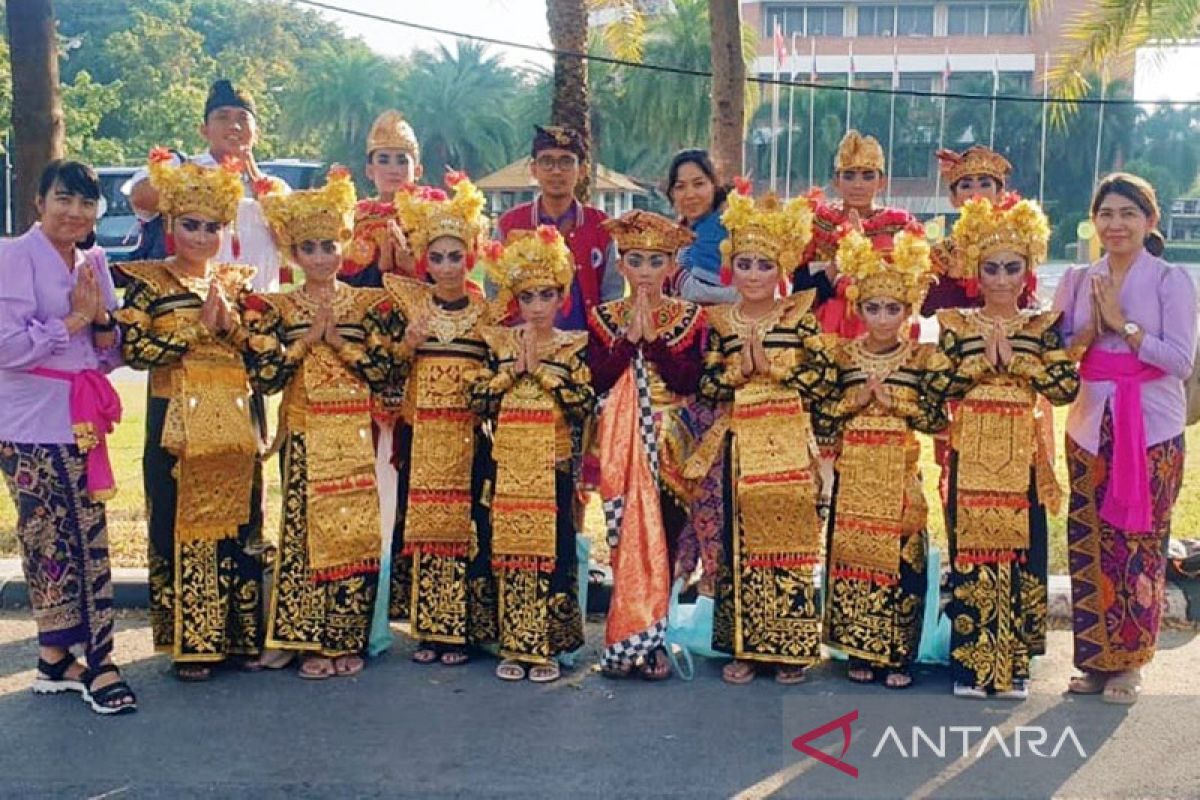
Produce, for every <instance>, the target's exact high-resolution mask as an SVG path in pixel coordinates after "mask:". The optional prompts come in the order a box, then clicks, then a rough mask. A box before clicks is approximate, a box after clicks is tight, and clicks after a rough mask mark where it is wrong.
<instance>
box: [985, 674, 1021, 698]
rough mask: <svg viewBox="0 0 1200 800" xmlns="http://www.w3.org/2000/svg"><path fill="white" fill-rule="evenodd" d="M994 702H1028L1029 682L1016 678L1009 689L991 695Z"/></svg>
mask: <svg viewBox="0 0 1200 800" xmlns="http://www.w3.org/2000/svg"><path fill="white" fill-rule="evenodd" d="M992 698H993V699H994V700H1028V699H1029V681H1028V680H1026V679H1024V678H1017V679H1015V680H1014V681H1013V685H1012V688H1011V689H1005V690H1004V691H1002V692H996V693H995V694H994V695H992Z"/></svg>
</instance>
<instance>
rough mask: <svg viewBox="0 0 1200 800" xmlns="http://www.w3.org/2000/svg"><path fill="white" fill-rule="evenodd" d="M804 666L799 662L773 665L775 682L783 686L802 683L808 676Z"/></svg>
mask: <svg viewBox="0 0 1200 800" xmlns="http://www.w3.org/2000/svg"><path fill="white" fill-rule="evenodd" d="M804 670H805V668H804V667H802V666H800V665H799V664H777V665H776V666H775V682H776V683H778V684H780V685H783V686H795V685H796V684H798V683H804V681H805V680H806V679H807V678H808V676H807V675H805V674H804Z"/></svg>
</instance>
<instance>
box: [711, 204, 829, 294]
mask: <svg viewBox="0 0 1200 800" xmlns="http://www.w3.org/2000/svg"><path fill="white" fill-rule="evenodd" d="M721 224H722V225H724V226H725V228H726V230H728V231H729V236H728V237H727V238H726V239H725V240H724V241H722V242H721V260H722V262H723V263H725V264H726V265H728V264H729V262H730V259H731V258H732V257H733V256H734V255H735V254H737V253H761V254H762V255H764V256H766V257H767V258H769V259H771V260H772V261H774V262H775V263H776V264H778V265H779V269H780V270H781V271H782V272H783V274H784V275H791V274H792V272H794V271H795V269H796V267H797V266H798V265H799V264H800V259H801V257H802V256H803V255H804V248H806V247H807V246H808V242H809V240H810V239H812V227H813V208H812V203H811V202H810V201H809V200H808V198H806V197H793V198H792V199H791V200H788V201H786V202H784V201H780V200H779V198H777V197H776V196H775V195H773V194H768V195H767V196H765V197H763V198H761V199H759V200H754V199H753V198H752V197H750V196H749V195H747V194H744V193H743V192H742V191H740V190H739V191H735V192H730V194H729V197H728V199H726V201H725V211H724V212H723V213H722V214H721Z"/></svg>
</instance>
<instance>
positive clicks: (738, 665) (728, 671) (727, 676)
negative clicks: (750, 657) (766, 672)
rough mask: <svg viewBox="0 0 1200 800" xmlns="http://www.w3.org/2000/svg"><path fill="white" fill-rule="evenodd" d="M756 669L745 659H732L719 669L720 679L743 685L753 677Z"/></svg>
mask: <svg viewBox="0 0 1200 800" xmlns="http://www.w3.org/2000/svg"><path fill="white" fill-rule="evenodd" d="M757 675H758V670H757V669H755V668H754V665H753V664H750V663H748V662H746V661H732V662H730V663H728V664H726V665H725V666H724V668H723V669H722V670H721V680H723V681H725V682H726V683H731V684H733V685H734V686H745V685H746V684H748V683H750V682H751V681H752V680H754V679H755V677H757Z"/></svg>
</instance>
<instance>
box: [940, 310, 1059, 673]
mask: <svg viewBox="0 0 1200 800" xmlns="http://www.w3.org/2000/svg"><path fill="white" fill-rule="evenodd" d="M938 320H939V322H940V323H941V330H942V333H941V341H940V343H939V353H938V354H937V355H936V356H934V358H933V359H931V361H930V365H929V366H930V369H929V371H928V372H927V373H926V375H925V379H924V383H923V395H924V400H925V401H926V402H928V403H931V404H933V405H939V404H943V403H944V402H945V401H947V400H951V399H957V400H961V403H960V405H959V406H958V410H957V411H956V413H955V418H954V422H953V425H952V427H951V431H950V442H951V448H952V450H951V454H950V489H949V502H948V507H947V523H948V530H947V535H948V536H949V539H950V559H951V576H950V580H951V584H950V585H951V593H952V594H951V599H950V603H949V605H948V607H947V609H946V613H947V615H948V616H949V618H950V623H951V641H950V648H951V653H950V657H951V668H952V670H953V673H954V678H955V681H956V682H957V683H959V684H963V685H967V686H974V687H977V688H980V689H986V690H989V691H996V692H1005V691H1010V690H1013V689H1014V688H1018V689H1019V688H1021V684H1022V683H1023V682H1024V681H1025V680H1027V679H1028V677H1029V659H1030V657H1031V656H1032V655H1036V654H1038V653H1040V652H1043V651H1044V648H1045V638H1046V602H1047V599H1046V569H1047V563H1046V561H1047V531H1046V508H1047V506H1049V507H1051V508H1053V507H1056V506H1057V505H1058V503H1059V502H1060V501H1061V491H1060V489H1059V487H1058V484H1057V482H1056V479H1055V477H1054V471H1053V465H1052V464H1051V463H1050V457H1049V453H1048V452H1046V450H1045V448H1044V447H1043V446H1042V445H1041V440H1040V439H1039V437H1038V435H1037V423H1036V419H1035V409H1036V400H1037V395H1039V394H1040V395H1042V396H1044V397H1045V398H1046V399H1048V400H1049V401H1050V402H1051V403H1053V404H1055V405H1064V404H1066V403H1069V402H1071V400H1073V399H1074V397H1075V394H1076V392H1077V391H1078V389H1079V373H1078V370H1077V369H1076V367H1075V364H1074V363H1073V362H1071V361H1070V360H1069V359H1068V357H1067V355H1066V353H1064V352H1063V342H1062V338H1061V336H1060V334H1059V332H1058V327H1057V320H1058V315H1057V314H1055V313H1050V312H1038V311H1022V312H1020V313H1019V314H1018V315H1017V316H1016V317H1014V318H1013V319H1011V320H1007V321H1004V322H1003V323H1002V324H1003V325H1004V329H1005V331H1006V333H1007V336H1008V341H1009V343H1010V344H1011V346H1012V349H1013V357H1012V360H1011V361H1010V363H1009V364H1008V365H1007V366H1006V367H1004V368H1001V369H996V368H995V367H994V366H993V365H992V364H991V363H990V362H989V361H988V359H987V357H986V355H985V350H986V348H985V337H986V336H987V333H988V331H990V330H991V327H992V325H993V324H994V322H995V321H994V320H992V319H990V318H988V317H986V316H984V315H983V313H982V312H981V311H979V310H975V309H966V310H964V309H951V310H945V311H941V312H939V313H938Z"/></svg>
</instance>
